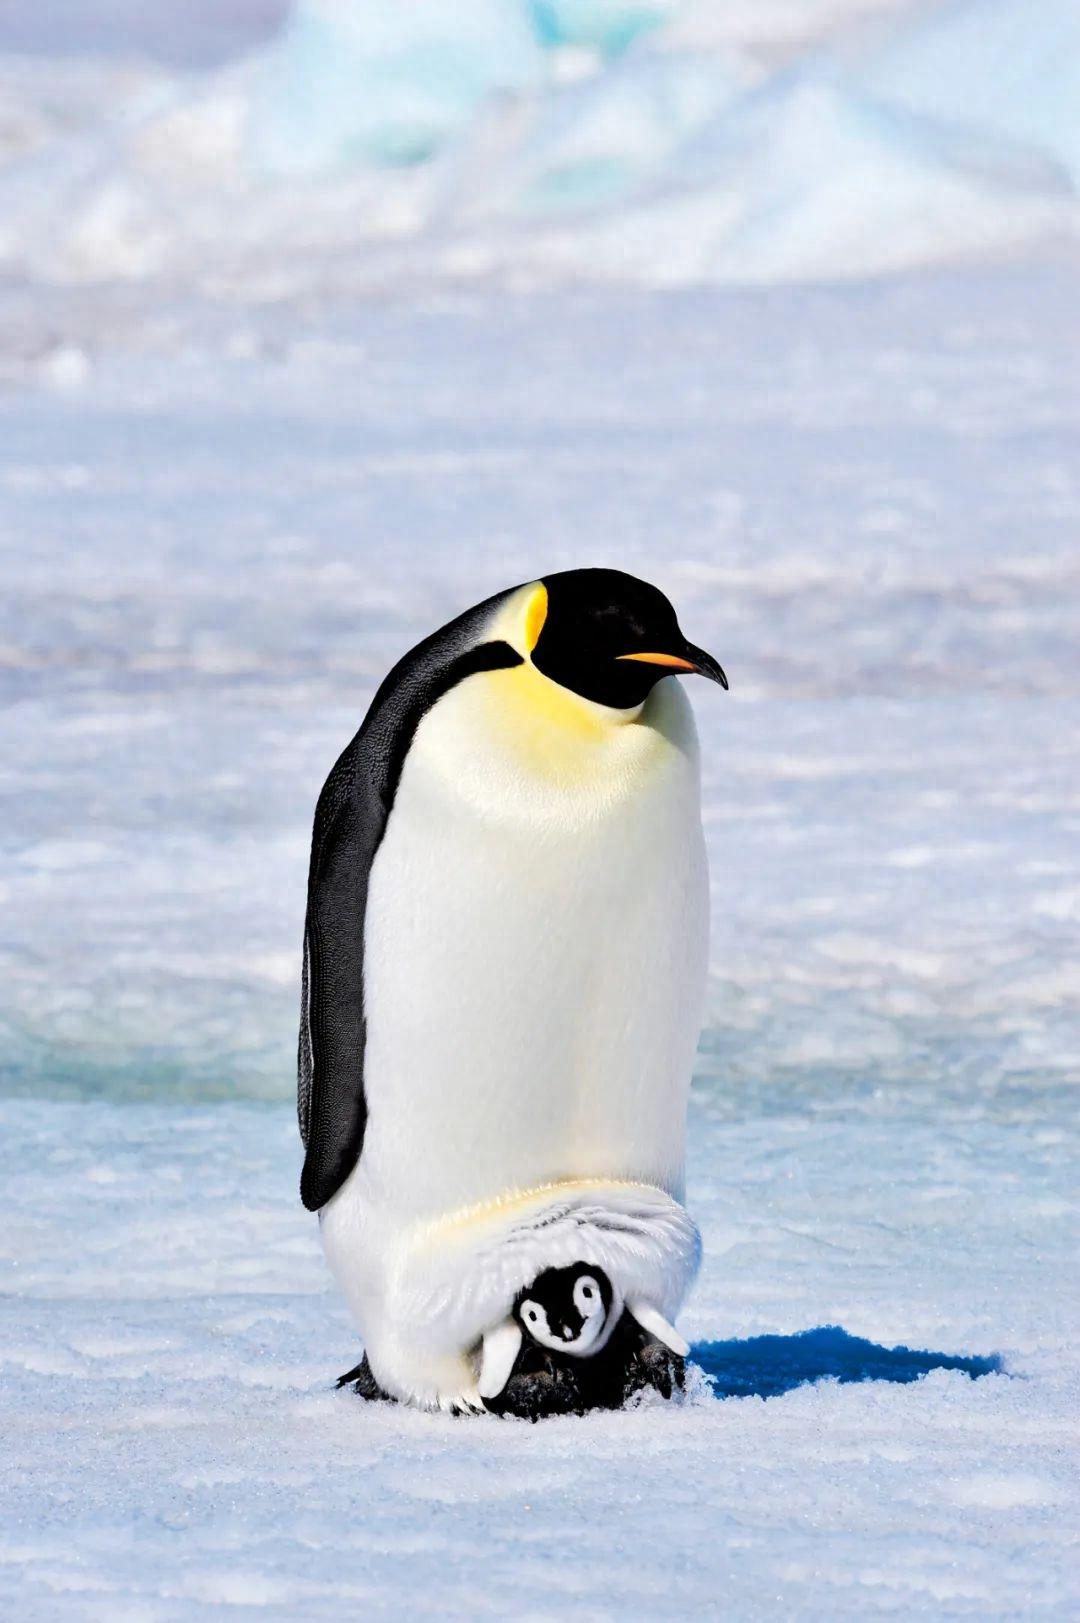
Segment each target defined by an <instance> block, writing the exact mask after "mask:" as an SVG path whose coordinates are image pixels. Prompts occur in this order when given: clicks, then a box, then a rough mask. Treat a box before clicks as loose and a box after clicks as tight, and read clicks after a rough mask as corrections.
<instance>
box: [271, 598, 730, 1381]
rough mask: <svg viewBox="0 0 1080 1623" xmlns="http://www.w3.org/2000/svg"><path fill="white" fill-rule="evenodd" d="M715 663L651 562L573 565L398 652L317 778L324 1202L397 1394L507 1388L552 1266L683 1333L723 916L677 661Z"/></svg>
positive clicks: (318, 1081)
mask: <svg viewBox="0 0 1080 1623" xmlns="http://www.w3.org/2000/svg"><path fill="white" fill-rule="evenodd" d="M690 674H698V675H701V676H704V677H707V678H709V679H710V680H712V681H714V682H717V683H719V684H720V685H721V686H723V687H725V688H726V687H727V685H728V684H727V679H726V677H725V675H724V672H723V670H722V669H721V667H720V666H719V665H718V664H717V662H716V660H715V659H714V658H713V657H712V656H711V655H709V654H707V653H705V652H704V651H703V650H702V649H700V648H697V647H695V646H694V645H693V644H692V643H690V642H688V641H687V639H686V637H685V636H684V635H683V633H682V631H681V630H680V627H679V623H678V620H677V617H676V614H675V610H674V609H673V607H672V605H671V604H670V603H669V602H668V600H667V598H666V597H665V596H664V595H663V594H662V593H661V592H660V591H658V590H657V589H656V588H655V587H654V586H651V585H649V584H647V583H646V582H645V581H642V580H638V579H636V578H635V577H633V576H631V575H628V574H624V573H622V572H620V571H618V570H612V569H573V570H567V571H564V572H561V573H557V574H551V575H546V576H544V577H543V578H542V579H538V580H534V581H530V582H527V583H526V584H525V585H522V586H517V587H513V588H510V589H509V590H507V591H503V592H500V593H498V594H497V595H496V596H494V597H491V598H488V599H487V600H486V601H485V602H483V603H480V604H479V605H477V606H476V607H475V608H472V609H469V610H467V611H466V612H465V613H464V614H462V615H460V616H459V617H458V618H457V619H455V620H452V621H451V622H450V623H449V624H448V625H446V626H444V627H443V628H442V629H441V630H439V631H436V632H434V633H433V634H432V635H431V636H429V637H427V638H425V639H424V641H422V642H421V643H419V644H418V645H417V646H416V647H415V648H414V649H413V650H412V651H411V652H410V653H407V654H406V655H405V656H404V658H402V659H401V660H399V662H398V663H397V664H396V665H395V666H394V668H393V669H392V670H391V672H390V673H389V675H388V676H387V677H386V679H385V681H384V682H383V683H382V685H381V686H380V687H379V689H378V691H377V693H376V695H375V698H374V700H373V701H372V704H371V707H370V709H369V711H368V713H367V716H366V717H365V719H364V722H363V724H362V726H361V727H360V730H359V732H358V733H357V734H356V736H355V738H354V739H353V740H352V742H351V743H350V744H349V745H348V746H347V748H346V749H345V751H344V752H343V754H342V755H341V756H340V758H339V759H338V761H337V763H336V765H335V766H334V768H333V770H332V771H331V773H330V776H329V778H328V779H327V781H326V784H325V786H324V787H323V790H322V793H321V795H320V796H319V801H318V805H317V808H316V812H315V823H314V831H313V836H312V847H311V864H310V872H309V881H308V894H307V917H306V924H305V932H304V954H303V981H302V1000H301V1020H300V1042H299V1088H298V1104H299V1118H300V1132H301V1136H302V1139H303V1143H304V1146H305V1159H304V1165H303V1173H302V1177H301V1198H302V1200H303V1202H304V1205H305V1206H306V1207H308V1209H309V1210H311V1211H317V1212H318V1213H319V1219H320V1230H321V1235H322V1241H323V1246H324V1250H325V1252H326V1256H327V1259H328V1261H329V1263H330V1266H331V1269H332V1271H333V1273H334V1274H335V1276H336V1278H337V1279H338V1281H339V1283H340V1285H341V1287H342V1289H343V1291H344V1294H345V1296H346V1299H347V1301H348V1303H349V1305H350V1308H351V1310H352V1313H353V1316H354V1318H355V1319H356V1321H357V1324H358V1327H359V1329H360V1332H361V1336H362V1338H363V1341H364V1345H365V1349H366V1353H367V1358H368V1361H369V1364H370V1367H371V1371H372V1374H373V1376H374V1379H375V1381H376V1382H377V1383H378V1385H379V1387H380V1388H381V1389H382V1390H383V1391H385V1392H386V1393H388V1394H389V1395H391V1396H393V1397H395V1398H397V1399H398V1400H399V1401H403V1402H408V1403H413V1404H416V1405H419V1406H421V1407H425V1408H436V1409H450V1410H469V1409H480V1408H482V1407H483V1398H482V1397H481V1387H482V1386H483V1389H484V1392H485V1395H488V1394H489V1393H490V1392H491V1391H492V1390H497V1382H498V1379H500V1378H501V1379H505V1375H506V1373H507V1371H508V1367H509V1359H510V1358H511V1356H512V1352H513V1344H514V1323H515V1321H514V1312H515V1303H517V1304H518V1311H520V1303H521V1301H522V1300H524V1299H525V1298H524V1297H523V1294H522V1293H523V1292H524V1291H526V1289H527V1287H528V1286H529V1285H530V1283H531V1282H532V1281H533V1280H535V1279H537V1278H538V1277H540V1276H542V1275H543V1274H544V1271H545V1270H547V1269H552V1268H554V1269H563V1268H574V1267H578V1266H579V1265H585V1266H586V1267H587V1266H592V1267H593V1268H594V1269H596V1270H602V1271H603V1277H605V1278H610V1279H611V1280H612V1281H614V1285H613V1287H611V1288H612V1289H614V1290H615V1291H616V1292H617V1293H618V1297H619V1300H620V1301H623V1300H625V1301H626V1302H627V1303H628V1304H630V1303H632V1304H634V1308H635V1312H636V1315H637V1317H638V1318H639V1322H641V1323H643V1324H644V1323H650V1324H652V1325H653V1326H656V1325H659V1326H661V1327H662V1328H661V1330H660V1332H659V1333H660V1334H661V1335H663V1334H664V1331H665V1330H667V1331H668V1332H670V1336H674V1337H675V1341H674V1342H671V1341H670V1336H669V1344H671V1345H675V1344H676V1343H678V1344H679V1345H680V1346H682V1345H684V1344H683V1343H681V1341H679V1338H678V1336H677V1333H676V1332H674V1330H673V1329H672V1327H671V1325H670V1323H669V1321H670V1320H671V1319H672V1318H673V1317H674V1314H675V1313H676V1312H677V1310H678V1307H679V1305H680V1303H681V1300H682V1296H683V1293H684V1291H685V1289H686V1288H687V1286H688V1284H689V1282H690V1280H691V1279H692V1277H693V1273H694V1271H695V1269H696V1266H697V1259H698V1249H699V1242H698V1239H697V1231H696V1229H695V1228H694V1226H693V1224H692V1222H691V1221H690V1219H689V1217H688V1215H687V1214H686V1213H685V1211H684V1209H683V1207H682V1204H681V1202H682V1197H683V1163H684V1141H685V1123H686V1106H687V1095H688V1090H689V1083H690V1075H691V1069H692V1065H693V1059H694V1054H695V1050H696V1046H697V1039H698V1035H699V1030H700V1019H701V1003H702V998H703V992H704V980H705V970H706V960H707V948H708V922H709V909H708V876H707V869H706V858H705V845H704V839H703V835H702V828H701V814H700V788H699V766H698V746H697V738H696V732H695V728H694V722H693V715H692V712H691V709H690V706H689V703H688V702H687V699H686V697H685V695H684V693H683V691H682V688H681V686H680V684H679V683H678V682H677V681H672V680H669V678H671V677H673V676H684V675H690ZM574 1277H575V1279H576V1278H578V1277H584V1271H582V1272H581V1274H580V1276H579V1275H575V1276H574ZM596 1277H597V1278H598V1277H601V1276H600V1275H597V1276H596ZM594 1283H595V1279H594ZM579 1294H580V1295H581V1296H582V1303H581V1304H579V1309H580V1307H582V1306H584V1307H588V1308H589V1309H590V1310H591V1309H593V1308H595V1305H596V1304H595V1303H594V1302H592V1301H591V1300H590V1301H588V1302H586V1300H585V1287H583V1286H582V1287H581V1288H580V1290H579ZM603 1305H604V1313H603V1316H602V1317H603V1322H604V1323H605V1324H607V1323H608V1322H609V1318H610V1314H609V1309H610V1306H611V1301H610V1298H609V1300H608V1302H607V1303H605V1304H603ZM586 1317H587V1315H586ZM588 1322H589V1324H592V1323H593V1322H594V1321H593V1320H592V1319H591V1318H590V1319H589V1320H588ZM596 1322H597V1323H598V1322H599V1318H598V1319H597V1321H596ZM586 1334H587V1335H589V1334H592V1332H591V1331H590V1330H587V1331H586ZM517 1335H518V1338H520V1326H518V1330H517ZM500 1338H501V1350H500ZM485 1343H487V1344H488V1345H489V1346H490V1347H491V1348H492V1349H493V1351H492V1356H491V1357H490V1358H489V1359H488V1365H489V1368H488V1371H487V1375H486V1378H485V1375H484V1370H483V1366H484V1349H485ZM500 1364H501V1365H502V1366H503V1368H502V1374H501V1376H498V1375H497V1376H496V1377H495V1379H494V1380H493V1379H492V1376H491V1368H492V1367H497V1366H499V1365H500Z"/></svg>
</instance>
